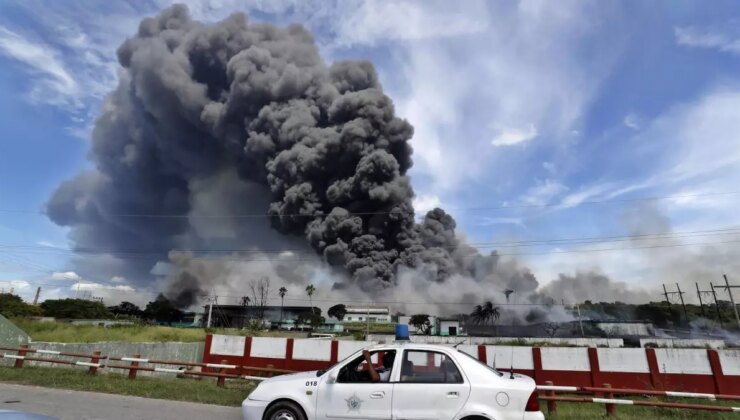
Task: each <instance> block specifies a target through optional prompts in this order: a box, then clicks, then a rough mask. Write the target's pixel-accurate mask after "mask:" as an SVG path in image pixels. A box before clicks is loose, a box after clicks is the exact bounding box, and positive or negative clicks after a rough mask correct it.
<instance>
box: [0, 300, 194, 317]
mask: <svg viewBox="0 0 740 420" xmlns="http://www.w3.org/2000/svg"><path fill="white" fill-rule="evenodd" d="M0 315H3V316H5V317H8V318H15V317H31V316H47V317H54V318H60V319H113V318H122V319H138V320H146V321H153V322H158V323H166V324H172V323H175V322H180V321H182V319H183V316H184V313H183V311H181V310H179V309H178V308H176V307H175V306H174V305H173V304H172V302H170V301H169V300H168V299H167V298H166V297H164V296H163V295H161V294H160V295H158V296H157V298H156V299H154V300H153V301H151V302H149V303H147V304H146V306H145V307H144V309H141V308H140V307H139V306H137V305H135V304H133V303H131V302H121V303H120V304H118V305H115V306H108V307H106V306H105V305H104V304H103V303H102V302H99V301H91V300H86V299H48V300H45V301H43V302H41V304H39V305H38V306H35V305H31V304H29V303H26V302H24V301H23V299H21V297H20V296H17V295H14V294H10V293H2V294H0Z"/></svg>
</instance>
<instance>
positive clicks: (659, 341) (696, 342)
mask: <svg viewBox="0 0 740 420" xmlns="http://www.w3.org/2000/svg"><path fill="white" fill-rule="evenodd" d="M648 344H652V345H653V346H657V347H709V348H713V349H721V348H723V347H725V342H724V341H723V340H705V339H688V338H641V339H640V347H645V346H647V345H648Z"/></svg>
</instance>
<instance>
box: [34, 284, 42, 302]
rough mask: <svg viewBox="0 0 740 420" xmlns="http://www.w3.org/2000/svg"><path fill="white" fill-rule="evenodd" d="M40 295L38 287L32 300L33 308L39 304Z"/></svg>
mask: <svg viewBox="0 0 740 420" xmlns="http://www.w3.org/2000/svg"><path fill="white" fill-rule="evenodd" d="M40 294H41V286H39V287H38V288H37V289H36V297H34V298H33V306H36V305H38V303H39V295H40Z"/></svg>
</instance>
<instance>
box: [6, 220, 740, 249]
mask: <svg viewBox="0 0 740 420" xmlns="http://www.w3.org/2000/svg"><path fill="white" fill-rule="evenodd" d="M735 234H740V227H736V228H724V229H710V230H696V231H685V232H666V233H654V234H637V235H621V236H593V237H581V238H556V239H534V240H527V241H513V242H471V243H463V245H469V246H471V247H474V248H479V249H480V248H493V247H497V248H507V247H514V248H519V247H536V246H544V245H552V244H559V245H582V244H590V243H609V242H623V241H645V240H655V239H680V238H693V237H703V236H715V235H735ZM458 247H459V245H454V246H440V247H438V248H448V249H456V248H458ZM7 249H10V250H16V251H23V252H27V253H61V254H74V255H77V254H114V255H160V254H162V253H167V252H171V251H177V252H192V253H202V254H208V253H256V254H274V253H277V254H282V253H287V252H291V253H294V254H295V253H299V254H300V253H302V254H308V255H315V252H307V251H306V250H305V248H282V249H253V248H252V249H248V248H226V249H177V248H172V249H158V250H157V249H148V250H135V249H121V250H114V249H105V248H94V247H83V248H76V249H58V248H49V247H45V246H37V245H21V244H19V245H15V244H0V252H2V250H7Z"/></svg>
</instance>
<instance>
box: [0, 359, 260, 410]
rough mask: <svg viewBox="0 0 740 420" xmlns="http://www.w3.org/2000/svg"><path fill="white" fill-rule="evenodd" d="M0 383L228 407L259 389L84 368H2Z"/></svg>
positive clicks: (232, 383)
mask: <svg viewBox="0 0 740 420" xmlns="http://www.w3.org/2000/svg"><path fill="white" fill-rule="evenodd" d="M0 382H7V383H15V384H21V385H36V386H44V387H49V388H60V389H71V390H76V391H92V392H103V393H106V394H120V395H132V396H137V397H146V398H156V399H164V400H175V401H192V402H197V403H204V404H217V405H227V406H238V405H240V404H241V402H242V401H243V400H244V398H246V396H247V395H248V394H249V392H250V391H251V390H252V389H253V388H254V386H255V384H254V383H253V382H247V381H227V382H226V387H225V388H219V387H217V386H216V380H215V379H210V378H208V379H202V380H197V379H163V378H152V377H145V376H139V377H137V378H136V379H134V380H130V379H128V377H126V376H124V375H121V374H113V373H110V374H104V375H95V376H93V375H89V374H87V372H86V371H85V370H82V369H76V368H50V367H23V368H22V369H14V368H9V367H0Z"/></svg>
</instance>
